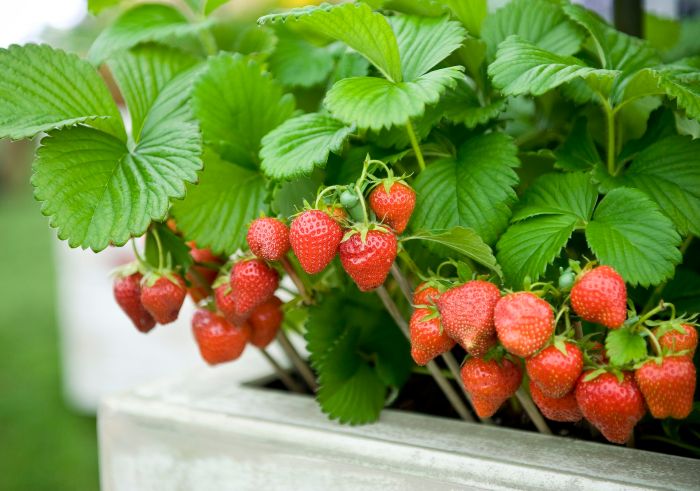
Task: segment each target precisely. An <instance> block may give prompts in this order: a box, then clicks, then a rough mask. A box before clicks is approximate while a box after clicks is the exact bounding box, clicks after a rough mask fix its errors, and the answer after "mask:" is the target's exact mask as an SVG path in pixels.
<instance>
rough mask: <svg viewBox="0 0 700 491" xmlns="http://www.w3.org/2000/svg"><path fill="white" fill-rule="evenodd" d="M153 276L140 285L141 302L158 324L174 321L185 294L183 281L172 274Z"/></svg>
mask: <svg viewBox="0 0 700 491" xmlns="http://www.w3.org/2000/svg"><path fill="white" fill-rule="evenodd" d="M155 278H156V279H155V281H152V280H148V279H147V280H146V284H145V285H144V286H143V287H141V303H142V304H143V306H144V307H145V308H146V310H148V312H149V313H150V314H151V315H152V316H153V318H154V319H155V320H156V322H158V324H169V323H171V322H175V320H176V319H177V316H178V315H179V314H180V308H181V307H182V303H183V302H184V301H185V296H186V295H187V288H186V287H185V282H184V281H183V279H182V278H181V277H180V276H177V275H173V274H169V275H167V276H158V277H155Z"/></svg>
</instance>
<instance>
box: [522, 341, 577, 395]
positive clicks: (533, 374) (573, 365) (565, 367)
mask: <svg viewBox="0 0 700 491" xmlns="http://www.w3.org/2000/svg"><path fill="white" fill-rule="evenodd" d="M564 345H565V347H566V354H564V353H562V352H561V351H559V349H558V348H556V347H555V346H554V345H551V346H547V347H546V348H545V349H543V350H542V351H540V352H539V353H537V354H536V355H535V356H533V357H532V358H528V359H527V360H526V361H525V369H526V370H527V374H528V376H529V377H530V381H531V382H532V383H531V384H530V385H531V386H532V385H536V386H537V388H538V389H539V391H540V392H542V394H543V395H545V396H547V397H550V398H558V397H564V395H566V394H568V393H569V392H571V391H572V390H573V388H574V386H575V385H576V381H577V380H578V378H579V376H580V375H581V371H582V370H583V353H582V352H581V350H580V349H579V347H578V346H576V345H575V344H573V343H564Z"/></svg>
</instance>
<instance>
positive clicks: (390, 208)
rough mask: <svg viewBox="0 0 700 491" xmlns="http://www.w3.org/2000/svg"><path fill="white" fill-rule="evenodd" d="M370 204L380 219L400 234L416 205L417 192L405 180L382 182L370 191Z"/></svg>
mask: <svg viewBox="0 0 700 491" xmlns="http://www.w3.org/2000/svg"><path fill="white" fill-rule="evenodd" d="M387 187H388V189H387ZM369 206H370V208H372V211H374V213H375V214H376V215H377V218H378V219H379V220H381V221H382V222H384V223H386V224H387V225H388V226H390V227H391V228H393V229H394V230H395V231H396V233H397V234H400V233H402V232H403V231H404V230H406V225H408V221H409V220H410V219H411V214H412V213H413V208H414V207H415V206H416V192H415V191H414V190H413V189H411V188H410V187H409V186H408V185H406V184H405V183H403V182H393V183H391V185H390V186H389V185H388V183H387V184H386V185H385V184H384V183H381V184H379V185H378V186H377V187H375V188H374V189H373V190H372V192H371V193H370V195H369Z"/></svg>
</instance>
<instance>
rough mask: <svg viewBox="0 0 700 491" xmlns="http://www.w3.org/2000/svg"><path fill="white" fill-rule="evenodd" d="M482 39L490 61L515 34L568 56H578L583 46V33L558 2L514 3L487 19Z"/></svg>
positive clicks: (529, 0)
mask: <svg viewBox="0 0 700 491" xmlns="http://www.w3.org/2000/svg"><path fill="white" fill-rule="evenodd" d="M481 29H482V31H481V38H482V39H483V40H484V41H485V42H486V46H487V53H488V57H489V59H491V60H492V59H493V57H494V55H495V54H496V49H497V48H498V46H499V44H500V43H501V42H502V41H504V40H505V39H506V38H507V37H508V36H510V35H512V34H516V35H518V36H519V37H520V38H522V39H523V40H525V41H528V42H530V43H532V44H534V45H535V46H537V47H539V48H541V49H543V50H547V51H551V52H553V53H556V54H557V55H559V56H567V55H572V54H574V53H576V52H577V51H578V50H579V48H580V46H581V43H582V42H583V38H584V34H583V31H582V30H581V29H580V28H579V27H578V26H576V25H575V24H574V23H573V22H571V21H570V20H569V19H567V17H566V15H565V14H564V12H563V11H562V9H561V7H560V6H559V5H557V4H556V2H551V1H548V0H514V1H512V2H509V3H508V4H507V5H505V6H504V7H502V8H501V9H499V10H497V11H496V12H494V13H493V14H491V15H489V16H487V17H486V18H485V19H484V23H483V25H482V28H481Z"/></svg>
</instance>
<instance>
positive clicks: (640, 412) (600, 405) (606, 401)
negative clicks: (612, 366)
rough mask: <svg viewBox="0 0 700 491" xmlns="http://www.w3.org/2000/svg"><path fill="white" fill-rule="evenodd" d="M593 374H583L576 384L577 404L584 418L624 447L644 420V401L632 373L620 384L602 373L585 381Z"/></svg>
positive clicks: (613, 377)
mask: <svg viewBox="0 0 700 491" xmlns="http://www.w3.org/2000/svg"><path fill="white" fill-rule="evenodd" d="M590 373H591V372H590V371H587V372H583V374H581V378H580V379H579V382H578V383H577V384H576V392H575V393H576V402H578V407H579V408H580V409H581V413H583V417H584V418H586V419H587V420H588V421H590V422H591V424H592V425H593V426H595V427H596V428H598V430H600V432H601V433H602V434H603V436H604V437H605V438H606V439H608V440H609V441H611V442H613V443H620V444H622V443H625V442H627V440H629V438H630V436H632V432H633V431H634V426H635V425H636V424H637V422H639V420H640V419H642V417H643V416H644V413H645V412H646V408H645V407H644V398H643V397H642V393H641V392H640V391H639V388H638V387H637V384H636V382H635V381H634V375H633V374H632V372H623V377H624V378H623V381H622V382H619V381H618V379H617V377H616V376H615V375H614V374H612V373H603V374H602V375H599V376H598V377H596V378H594V379H593V380H589V381H587V382H586V381H585V378H586V377H587V376H588V375H589V374H590Z"/></svg>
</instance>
